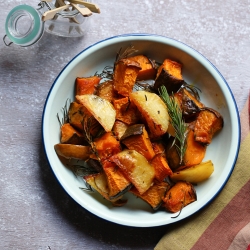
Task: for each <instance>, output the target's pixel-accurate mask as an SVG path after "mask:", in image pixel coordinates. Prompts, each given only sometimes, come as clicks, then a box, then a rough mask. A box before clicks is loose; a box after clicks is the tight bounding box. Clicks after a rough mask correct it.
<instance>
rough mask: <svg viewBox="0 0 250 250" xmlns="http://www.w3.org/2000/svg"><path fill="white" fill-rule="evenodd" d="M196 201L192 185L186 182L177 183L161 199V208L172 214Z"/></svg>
mask: <svg viewBox="0 0 250 250" xmlns="http://www.w3.org/2000/svg"><path fill="white" fill-rule="evenodd" d="M196 200H197V196H196V191H195V189H194V187H193V185H192V184H191V183H189V182H186V181H179V182H177V183H176V184H175V185H174V186H172V187H171V188H170V189H169V190H168V191H167V193H166V195H165V197H164V198H163V207H164V208H165V209H166V210H167V211H169V212H172V213H176V212H178V211H180V210H181V209H182V208H183V207H185V206H187V205H188V204H190V203H192V202H194V201H196Z"/></svg>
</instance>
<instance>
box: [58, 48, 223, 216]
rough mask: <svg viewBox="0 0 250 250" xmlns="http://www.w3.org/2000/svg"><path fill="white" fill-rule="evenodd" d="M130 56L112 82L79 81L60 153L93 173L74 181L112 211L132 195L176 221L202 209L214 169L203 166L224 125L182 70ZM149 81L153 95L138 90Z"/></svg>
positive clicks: (148, 90) (120, 62)
mask: <svg viewBox="0 0 250 250" xmlns="http://www.w3.org/2000/svg"><path fill="white" fill-rule="evenodd" d="M132 51H133V52H135V51H134V50H132ZM130 52H131V51H129V49H128V50H126V51H125V53H124V54H122V55H119V56H118V57H117V59H116V61H115V63H114V67H113V72H112V73H111V72H109V76H108V79H107V78H105V77H102V74H100V75H95V76H90V77H76V80H75V86H74V87H75V99H74V100H73V101H72V102H71V103H70V104H69V108H68V110H67V112H66V108H64V119H63V120H62V121H61V122H60V125H61V135H60V143H58V144H56V145H55V146H54V148H55V151H56V153H57V154H58V157H59V158H60V160H62V162H63V163H65V165H67V167H69V165H70V164H71V162H74V164H75V163H77V164H78V162H79V164H80V163H82V162H84V166H85V165H86V164H85V163H87V167H89V169H88V171H85V172H84V171H83V170H84V167H82V166H80V165H79V166H75V165H74V173H81V176H83V179H84V180H85V182H86V185H89V187H91V188H92V189H94V190H96V191H97V192H98V193H99V194H100V195H101V196H102V197H103V198H105V199H106V200H108V201H110V202H111V203H112V205H113V206H123V205H125V204H126V200H124V199H123V196H124V194H126V193H128V192H130V193H132V194H133V195H135V196H137V197H139V198H140V199H142V200H143V201H145V202H146V203H148V204H149V205H150V206H151V207H152V209H153V210H157V209H159V208H160V207H163V208H164V209H165V210H167V211H168V212H171V213H175V212H178V211H181V210H182V209H183V208H184V207H185V206H187V205H188V204H190V203H192V202H194V201H196V199H197V197H196V192H195V188H194V186H193V184H196V183H199V182H202V181H205V180H206V179H208V178H209V177H210V176H211V175H212V173H213V171H214V166H213V163H212V161H211V160H209V161H206V162H202V161H203V158H204V156H205V153H206V149H207V146H208V145H209V144H210V143H211V141H212V138H213V136H214V135H215V133H217V132H218V131H220V130H221V129H222V127H223V118H222V116H221V115H220V114H219V113H218V111H216V110H214V109H211V108H209V107H206V106H205V105H204V104H203V103H202V102H201V101H200V100H199V96H198V94H197V90H195V89H193V87H191V86H188V85H187V84H186V83H185V82H184V79H183V77H182V74H181V70H182V65H181V64H180V63H179V62H176V61H173V60H171V59H168V58H167V59H166V60H164V61H163V63H162V64H159V65H158V66H157V67H156V64H155V63H154V61H153V60H151V59H150V58H147V57H146V56H145V55H140V54H139V55H135V56H134V55H132V54H131V53H130ZM148 79H151V80H153V81H154V83H153V85H151V87H150V86H148V85H147V84H144V85H143V84H141V82H140V84H139V82H138V81H144V80H148ZM137 84H138V86H140V87H141V88H142V86H145V87H144V88H143V89H139V90H138V89H136V88H135V87H136V86H137ZM72 87H73V86H72ZM66 106H67V105H65V107H66ZM59 121H60V120H59ZM72 164H73V163H72ZM85 167H86V166H85ZM78 168H79V169H78ZM72 170H73V168H72Z"/></svg>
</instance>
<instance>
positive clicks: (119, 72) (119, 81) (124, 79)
mask: <svg viewBox="0 0 250 250" xmlns="http://www.w3.org/2000/svg"><path fill="white" fill-rule="evenodd" d="M140 69H141V67H140V64H139V63H137V62H135V61H131V60H129V59H121V60H119V61H118V62H116V64H115V69H114V77H113V78H114V89H115V90H116V91H117V92H118V93H119V94H120V95H122V96H129V94H130V93H131V92H132V91H133V88H134V85H135V81H136V78H137V75H138V73H139V71H140Z"/></svg>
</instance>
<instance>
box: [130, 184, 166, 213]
mask: <svg viewBox="0 0 250 250" xmlns="http://www.w3.org/2000/svg"><path fill="white" fill-rule="evenodd" d="M169 188H170V185H169V184H168V183H166V182H156V183H154V184H153V185H152V186H151V187H150V188H149V189H148V190H147V191H146V192H145V193H144V194H142V195H141V194H140V193H139V192H138V190H137V189H136V188H135V187H132V188H131V189H130V192H131V193H132V194H134V195H135V196H137V197H139V198H141V199H142V200H144V201H145V202H147V203H148V204H149V205H150V206H151V207H152V208H153V209H154V210H157V209H158V208H159V207H160V206H161V204H162V199H163V198H164V196H165V193H166V191H167V190H168V189H169Z"/></svg>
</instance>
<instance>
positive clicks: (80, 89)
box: [75, 76, 101, 95]
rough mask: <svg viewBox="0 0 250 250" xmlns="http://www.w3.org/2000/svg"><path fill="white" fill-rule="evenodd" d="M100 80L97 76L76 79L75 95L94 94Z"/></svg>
mask: <svg viewBox="0 0 250 250" xmlns="http://www.w3.org/2000/svg"><path fill="white" fill-rule="evenodd" d="M100 80H101V78H100V77H98V76H91V77H77V78H76V80H75V88H76V90H75V95H85V94H94V93H95V91H96V87H97V85H98V84H99V83H100Z"/></svg>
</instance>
